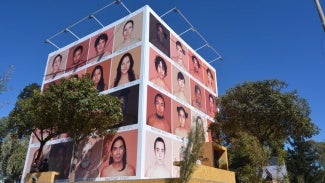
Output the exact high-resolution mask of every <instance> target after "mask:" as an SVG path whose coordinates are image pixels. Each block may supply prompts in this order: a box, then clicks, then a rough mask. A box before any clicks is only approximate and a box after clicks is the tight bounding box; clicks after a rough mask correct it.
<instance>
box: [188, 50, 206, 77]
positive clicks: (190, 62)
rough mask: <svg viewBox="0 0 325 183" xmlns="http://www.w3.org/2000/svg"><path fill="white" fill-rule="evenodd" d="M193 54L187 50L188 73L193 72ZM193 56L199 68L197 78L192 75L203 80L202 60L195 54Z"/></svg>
mask: <svg viewBox="0 0 325 183" xmlns="http://www.w3.org/2000/svg"><path fill="white" fill-rule="evenodd" d="M193 55H195V54H194V53H192V52H189V58H188V60H189V61H188V62H189V66H190V74H191V73H192V72H193V69H194V66H193V61H192V56H193ZM195 56H196V58H197V60H198V61H199V63H200V68H199V78H197V77H194V76H193V77H194V78H196V79H198V80H199V81H201V82H203V62H202V60H200V58H199V57H198V56H197V55H195Z"/></svg>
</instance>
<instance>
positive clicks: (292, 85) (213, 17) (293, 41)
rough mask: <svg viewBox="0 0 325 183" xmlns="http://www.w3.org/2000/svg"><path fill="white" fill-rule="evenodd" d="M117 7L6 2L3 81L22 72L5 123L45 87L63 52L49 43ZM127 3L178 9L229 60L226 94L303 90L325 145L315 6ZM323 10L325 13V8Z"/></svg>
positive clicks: (64, 40)
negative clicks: (243, 87) (24, 93)
mask: <svg viewBox="0 0 325 183" xmlns="http://www.w3.org/2000/svg"><path fill="white" fill-rule="evenodd" d="M111 2H113V0H84V1H80V0H69V1H66V0H55V1H53V0H30V1H20V0H10V1H1V2H0V25H1V28H0V40H1V43H2V44H1V46H0V53H1V57H0V74H3V73H5V72H6V70H7V69H8V68H9V66H10V65H13V66H14V67H15V70H14V72H13V74H12V76H11V79H10V81H9V83H8V87H9V88H8V91H6V92H5V93H3V94H0V103H1V104H4V103H8V104H7V105H6V106H4V107H2V108H1V109H0V117H2V116H7V115H8V113H9V111H10V110H11V109H12V108H13V106H14V103H15V102H16V99H17V95H18V94H19V93H20V91H21V90H22V89H23V88H24V87H25V86H26V85H28V84H30V83H33V82H36V83H39V84H41V83H42V79H43V75H44V70H45V66H46V61H47V56H48V54H49V53H50V52H53V51H55V50H56V49H55V47H53V46H51V45H50V44H45V43H44V40H45V39H47V38H49V37H50V36H52V35H54V34H55V33H57V32H59V31H61V30H63V29H65V28H66V27H68V26H70V25H72V24H73V23H75V22H77V21H78V20H80V19H81V18H83V17H86V16H88V15H89V14H91V13H92V12H94V11H96V10H98V9H100V8H101V7H103V6H105V5H107V4H110V3H111ZM122 2H123V3H124V4H125V5H126V7H127V8H128V9H129V10H130V11H135V10H137V9H139V8H141V7H142V6H144V5H146V4H147V5H149V6H150V7H151V8H152V9H153V10H154V11H155V12H156V13H157V14H158V15H162V14H164V13H165V12H167V11H168V10H170V9H172V8H174V7H177V8H178V9H179V10H180V11H181V13H182V14H183V15H184V16H185V17H186V18H187V19H188V20H189V21H190V23H191V24H192V25H193V26H194V27H195V28H196V29H197V30H198V31H199V32H200V33H201V35H202V36H204V37H205V39H206V40H207V41H208V42H209V44H210V45H212V46H213V47H214V48H215V49H216V50H217V51H218V52H219V53H220V54H221V55H222V56H223V58H224V60H223V61H218V62H214V63H213V64H212V65H213V66H214V67H215V68H216V70H217V76H218V89H219V94H221V95H222V94H224V93H225V92H226V90H227V89H229V88H231V87H234V86H235V85H236V84H239V83H241V82H243V81H257V80H266V79H279V80H282V81H285V82H286V83H287V84H288V85H289V86H288V89H289V90H291V91H292V90H297V91H298V93H299V95H300V97H302V98H305V99H307V101H308V102H309V106H310V108H311V118H312V120H313V122H314V123H315V124H317V125H318V126H319V127H320V128H321V132H320V134H319V135H317V136H314V137H313V139H314V140H316V141H324V140H325V131H324V130H325V122H324V120H325V99H324V97H323V95H322V93H324V90H325V82H324V78H325V32H323V29H322V27H321V23H320V19H319V17H318V14H317V11H316V7H315V5H314V1H297V0H285V1H284V0H246V1H243V0H232V1H229V0H218V1H214V0H209V1H208V0H207V1H198V0H197V1H194V0H187V1H181V0H165V1H157V0H136V1H134V0H124V1H122ZM323 4H324V7H325V1H324V2H323ZM127 14H128V13H127V11H126V10H125V9H124V8H123V7H122V6H121V5H113V6H111V7H108V8H107V9H105V10H104V11H102V12H100V13H99V14H98V17H97V16H96V17H97V18H98V19H99V20H100V21H101V22H102V23H103V24H104V25H108V24H109V23H111V22H113V21H115V20H117V19H119V18H122V17H123V16H126V15H127ZM164 19H165V21H166V22H167V24H170V25H171V28H173V29H174V30H176V32H177V33H181V32H183V31H185V30H186V29H188V28H189V27H188V26H187V25H186V24H184V21H183V19H182V18H181V17H180V16H179V15H178V14H177V13H174V12H172V13H170V14H168V15H167V16H165V18H164ZM89 21H92V22H89ZM182 21H183V22H182ZM179 22H180V23H179ZM98 28H99V26H98V25H97V24H95V23H94V21H93V20H87V21H85V22H84V23H81V24H79V25H78V26H76V27H74V29H75V30H73V31H75V32H76V34H78V35H79V36H80V37H82V36H85V35H86V34H88V33H91V32H93V31H94V30H96V29H98ZM191 35H193V37H191ZM184 37H186V38H188V39H189V40H192V42H193V43H192V44H190V45H193V46H192V47H193V48H198V47H200V46H201V45H202V44H204V43H203V42H201V43H200V42H199V41H197V38H195V34H193V33H186V34H185V35H184ZM184 39H185V38H184ZM185 40H186V39H185ZM193 40H194V41H193ZM54 41H56V43H57V44H58V45H59V46H60V47H63V46H65V45H67V44H69V43H71V42H73V41H74V39H73V37H72V36H71V35H69V34H68V33H65V34H64V35H62V36H61V37H59V38H57V40H54ZM189 42H191V41H189ZM199 53H200V52H199ZM203 53H205V54H206V53H207V54H206V55H207V60H209V59H210V60H212V59H213V58H214V57H215V55H213V54H212V53H209V52H208V51H205V50H202V54H203Z"/></svg>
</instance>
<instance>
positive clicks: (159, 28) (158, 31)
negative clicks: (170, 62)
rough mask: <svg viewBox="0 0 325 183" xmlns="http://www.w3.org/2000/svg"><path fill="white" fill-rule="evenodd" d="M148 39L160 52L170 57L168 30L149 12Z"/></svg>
mask: <svg viewBox="0 0 325 183" xmlns="http://www.w3.org/2000/svg"><path fill="white" fill-rule="evenodd" d="M149 26H150V28H149V41H150V42H151V43H152V44H153V45H155V46H156V47H157V48H158V49H159V50H160V51H161V52H163V53H164V54H166V55H167V56H168V57H170V34H169V30H168V29H166V27H165V26H164V25H163V24H162V23H160V22H159V21H158V19H157V18H156V17H155V16H153V15H152V14H150V25H149Z"/></svg>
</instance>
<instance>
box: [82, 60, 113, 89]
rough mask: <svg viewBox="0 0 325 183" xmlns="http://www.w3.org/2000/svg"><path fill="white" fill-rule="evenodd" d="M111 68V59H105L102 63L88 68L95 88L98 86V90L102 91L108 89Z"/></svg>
mask: <svg viewBox="0 0 325 183" xmlns="http://www.w3.org/2000/svg"><path fill="white" fill-rule="evenodd" d="M110 68H111V61H110V60H105V61H103V62H101V63H100V64H97V65H93V66H91V67H88V68H87V71H86V72H87V73H88V74H90V77H91V79H92V80H93V83H94V88H96V89H97V91H98V92H102V91H104V90H107V89H108V77H109V71H110Z"/></svg>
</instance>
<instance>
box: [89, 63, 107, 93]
mask: <svg viewBox="0 0 325 183" xmlns="http://www.w3.org/2000/svg"><path fill="white" fill-rule="evenodd" d="M91 79H92V80H93V82H94V87H95V88H96V89H97V90H98V91H99V92H101V91H103V90H104V89H105V83H104V71H103V67H102V66H101V65H97V66H96V67H95V68H94V69H93V72H92V73H91Z"/></svg>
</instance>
